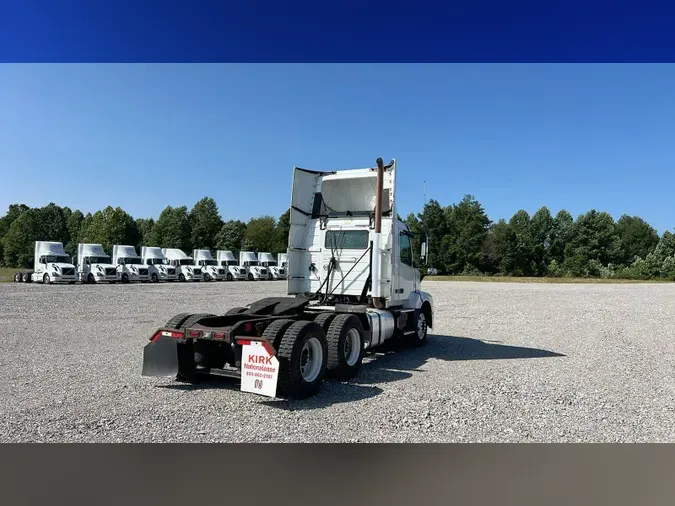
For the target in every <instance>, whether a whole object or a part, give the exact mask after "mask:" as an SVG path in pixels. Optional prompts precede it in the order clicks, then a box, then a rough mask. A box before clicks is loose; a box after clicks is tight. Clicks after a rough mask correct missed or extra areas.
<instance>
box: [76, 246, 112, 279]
mask: <svg viewBox="0 0 675 506" xmlns="http://www.w3.org/2000/svg"><path fill="white" fill-rule="evenodd" d="M77 274H78V277H79V279H80V281H81V282H82V283H111V284H114V283H117V268H116V267H115V265H113V263H112V261H111V260H110V256H109V255H108V254H107V253H106V252H105V250H104V249H103V246H102V245H101V244H93V243H80V244H78V245H77Z"/></svg>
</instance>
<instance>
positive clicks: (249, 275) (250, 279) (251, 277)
mask: <svg viewBox="0 0 675 506" xmlns="http://www.w3.org/2000/svg"><path fill="white" fill-rule="evenodd" d="M248 280H249V281H253V274H251V273H250V272H249V273H248Z"/></svg>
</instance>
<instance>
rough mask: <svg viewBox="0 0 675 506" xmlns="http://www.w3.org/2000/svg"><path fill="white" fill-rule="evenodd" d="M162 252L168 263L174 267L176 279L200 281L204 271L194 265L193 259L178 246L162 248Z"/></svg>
mask: <svg viewBox="0 0 675 506" xmlns="http://www.w3.org/2000/svg"><path fill="white" fill-rule="evenodd" d="M162 254H163V255H164V256H165V257H166V259H167V260H168V261H169V265H172V266H173V267H175V268H176V275H177V276H178V281H201V280H203V279H204V273H203V272H202V269H201V267H196V266H195V261H194V259H193V258H192V257H189V256H187V255H186V254H185V252H184V251H183V250H181V249H178V248H164V249H162Z"/></svg>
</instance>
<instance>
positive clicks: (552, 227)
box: [0, 195, 675, 280]
mask: <svg viewBox="0 0 675 506" xmlns="http://www.w3.org/2000/svg"><path fill="white" fill-rule="evenodd" d="M289 218H290V210H287V211H286V212H285V213H283V214H282V215H281V216H279V217H278V218H274V217H273V216H269V215H268V216H261V217H255V218H252V219H250V220H249V221H248V222H244V221H241V220H228V221H224V220H223V219H222V217H221V216H220V213H219V211H218V207H217V205H216V202H215V200H214V199H212V198H210V197H205V198H203V199H201V200H199V201H198V202H197V203H196V204H195V205H194V206H193V207H192V208H191V209H188V208H187V206H180V207H172V206H167V207H166V208H164V210H162V212H161V213H160V214H159V216H158V218H157V219H156V220H155V219H153V218H134V217H132V216H131V215H130V214H128V213H127V212H125V211H124V210H123V209H121V208H120V207H114V208H113V207H112V206H108V207H106V208H105V209H102V210H100V211H97V212H95V213H93V214H91V213H87V214H86V215H85V214H83V213H82V212H81V211H79V210H75V211H72V210H71V209H69V208H68V207H60V206H58V205H56V204H54V203H50V204H49V205H47V206H45V207H41V208H29V207H28V206H26V205H23V204H13V205H10V206H9V209H8V211H7V213H6V214H5V215H4V216H3V217H2V218H0V262H2V264H3V266H5V267H30V266H31V264H32V261H33V249H34V242H35V241H38V240H49V241H61V242H63V244H64V247H65V249H66V252H68V254H70V255H75V253H76V250H77V244H78V243H81V242H89V243H98V244H102V245H103V247H104V248H106V250H107V251H109V252H110V251H111V249H112V245H113V244H130V245H133V246H135V247H136V248H138V249H140V247H141V246H144V245H147V246H161V247H164V248H179V249H182V250H183V251H186V252H189V251H191V250H193V249H195V248H208V249H211V250H216V249H224V250H231V251H240V250H252V251H269V252H272V253H275V252H283V251H286V247H287V240H288V232H289V228H290V223H289ZM404 221H405V222H406V223H407V224H408V225H409V226H410V228H411V230H412V231H413V232H415V233H416V234H419V235H420V236H426V235H428V237H429V255H428V259H427V262H426V266H428V267H434V268H436V269H437V270H438V272H439V273H440V274H451V275H492V276H535V277H541V276H566V277H603V278H611V277H617V278H629V279H653V278H667V279H671V280H675V235H674V234H673V233H671V232H669V231H667V232H664V234H663V235H662V236H659V234H658V233H657V231H656V230H655V229H654V228H653V227H652V226H651V225H649V224H648V223H647V222H646V221H645V220H643V219H642V218H640V217H638V216H628V215H623V216H621V217H620V218H619V219H618V220H616V221H615V220H614V218H613V217H612V216H611V215H610V214H608V213H606V212H602V211H598V210H595V209H592V210H590V211H588V212H586V213H584V214H581V215H579V216H578V217H577V218H576V219H574V218H573V217H572V215H571V214H570V213H569V212H568V211H567V210H565V209H563V210H561V211H559V212H558V213H557V214H556V215H555V216H553V215H552V214H551V212H550V211H549V209H548V208H547V207H542V208H541V209H539V210H538V211H537V212H536V213H534V214H533V215H532V216H530V215H529V214H528V213H527V212H526V211H525V210H522V209H521V210H519V211H518V212H516V213H515V214H514V215H513V216H512V217H511V219H509V220H508V221H507V220H504V219H500V220H498V221H496V222H494V221H492V220H490V218H489V217H488V216H487V214H486V212H485V210H484V208H483V206H482V205H481V204H480V203H479V202H478V201H477V200H476V199H475V198H474V197H473V196H472V195H466V196H465V197H464V198H463V199H462V200H461V201H460V202H459V203H455V204H450V205H447V206H445V207H443V206H441V205H440V204H439V202H438V201H436V200H431V201H429V202H428V203H427V204H426V205H425V206H424V208H423V210H422V212H421V213H410V214H409V215H408V216H407V217H406V218H405V220H404ZM416 242H417V244H418V246H419V243H420V241H416ZM414 253H415V261H416V263H417V265H420V248H419V247H416V248H415V252H414ZM426 266H425V267H423V270H424V269H425V268H426Z"/></svg>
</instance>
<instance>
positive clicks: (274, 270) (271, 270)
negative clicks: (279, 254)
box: [258, 252, 286, 280]
mask: <svg viewBox="0 0 675 506" xmlns="http://www.w3.org/2000/svg"><path fill="white" fill-rule="evenodd" d="M258 259H259V260H260V265H261V266H262V267H265V268H266V269H267V279H271V280H277V279H286V269H285V268H284V267H281V266H280V265H279V264H278V263H277V261H276V260H275V259H274V256H273V255H272V253H267V252H265V253H259V254H258Z"/></svg>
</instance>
